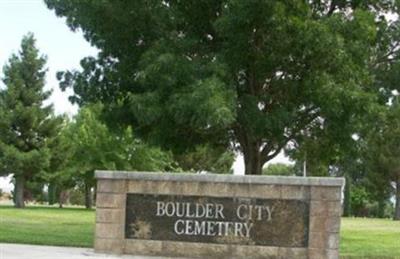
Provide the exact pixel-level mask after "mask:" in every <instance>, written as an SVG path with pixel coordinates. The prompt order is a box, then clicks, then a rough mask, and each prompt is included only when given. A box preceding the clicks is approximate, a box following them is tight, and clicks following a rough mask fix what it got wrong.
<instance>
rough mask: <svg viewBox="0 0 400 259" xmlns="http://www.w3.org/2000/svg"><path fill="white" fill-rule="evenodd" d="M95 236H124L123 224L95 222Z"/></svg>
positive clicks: (114, 237) (117, 237)
mask: <svg viewBox="0 0 400 259" xmlns="http://www.w3.org/2000/svg"><path fill="white" fill-rule="evenodd" d="M96 238H112V239H123V238H124V225H123V224H118V223H96Z"/></svg>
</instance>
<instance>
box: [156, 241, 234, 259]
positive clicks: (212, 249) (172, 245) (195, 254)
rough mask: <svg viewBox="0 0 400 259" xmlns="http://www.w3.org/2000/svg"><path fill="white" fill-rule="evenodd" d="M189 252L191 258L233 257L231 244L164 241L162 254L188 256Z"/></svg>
mask: <svg viewBox="0 0 400 259" xmlns="http://www.w3.org/2000/svg"><path fill="white" fill-rule="evenodd" d="M188 251H190V252H189V253H188ZM188 254H190V257H191V258H231V257H230V251H229V246H226V245H218V244H204V243H190V242H173V241H164V242H163V243H162V256H173V257H186V256H188Z"/></svg>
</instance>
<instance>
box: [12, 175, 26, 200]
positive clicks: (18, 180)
mask: <svg viewBox="0 0 400 259" xmlns="http://www.w3.org/2000/svg"><path fill="white" fill-rule="evenodd" d="M24 186H25V178H24V177H23V176H16V177H15V187H14V195H15V199H14V201H15V207H16V208H25V201H24V189H25V187H24Z"/></svg>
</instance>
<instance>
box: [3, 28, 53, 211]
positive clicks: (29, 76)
mask: <svg viewBox="0 0 400 259" xmlns="http://www.w3.org/2000/svg"><path fill="white" fill-rule="evenodd" d="M45 64H46V57H45V56H43V55H41V54H40V53H39V50H38V49H37V48H36V46H35V38H34V36H33V34H31V33H29V34H27V35H26V36H24V37H23V39H22V43H21V50H20V51H19V53H18V54H13V55H12V56H11V57H10V59H9V60H8V63H7V64H6V65H5V66H4V68H3V72H4V77H3V82H4V84H5V86H6V87H5V89H1V90H0V174H1V175H8V174H13V178H14V183H15V189H14V201H15V206H16V207H17V208H23V207H24V206H25V203H24V190H25V183H26V182H27V181H29V180H31V179H33V177H34V176H36V175H38V174H39V173H40V172H42V171H43V170H45V168H46V167H47V166H48V163H49V157H50V154H49V149H48V148H47V147H46V143H47V141H48V139H49V138H50V137H51V136H52V135H54V133H55V130H56V127H55V126H56V125H57V122H56V120H55V119H54V116H53V107H52V105H45V104H44V102H45V101H46V100H47V99H48V98H49V96H50V94H51V91H45V90H44V86H45V75H46V68H45Z"/></svg>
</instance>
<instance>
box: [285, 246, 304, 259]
mask: <svg viewBox="0 0 400 259" xmlns="http://www.w3.org/2000/svg"><path fill="white" fill-rule="evenodd" d="M307 257H308V251H307V248H296V247H280V248H279V258H282V259H302V258H304V259H306V258H307Z"/></svg>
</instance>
